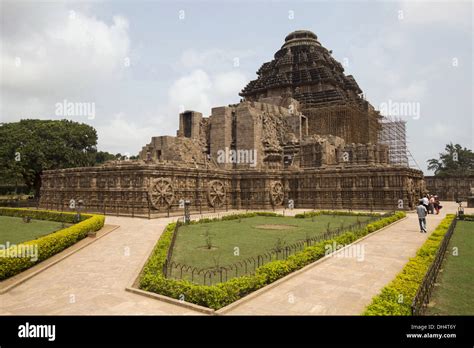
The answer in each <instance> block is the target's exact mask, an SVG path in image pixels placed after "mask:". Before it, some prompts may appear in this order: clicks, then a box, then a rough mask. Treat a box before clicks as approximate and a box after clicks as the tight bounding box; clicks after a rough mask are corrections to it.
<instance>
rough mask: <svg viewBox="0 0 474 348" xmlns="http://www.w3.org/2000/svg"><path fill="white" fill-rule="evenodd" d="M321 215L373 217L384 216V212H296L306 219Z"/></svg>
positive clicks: (296, 216) (297, 216) (299, 216)
mask: <svg viewBox="0 0 474 348" xmlns="http://www.w3.org/2000/svg"><path fill="white" fill-rule="evenodd" d="M319 215H342V216H373V217H382V216H384V215H383V214H380V213H363V212H352V211H338V210H319V211H309V212H307V213H299V214H295V218H297V219H304V218H308V217H313V216H319Z"/></svg>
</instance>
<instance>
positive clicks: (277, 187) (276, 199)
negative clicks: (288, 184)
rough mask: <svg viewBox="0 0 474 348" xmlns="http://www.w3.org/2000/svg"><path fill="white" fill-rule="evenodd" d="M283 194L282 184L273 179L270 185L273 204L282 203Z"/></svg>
mask: <svg viewBox="0 0 474 348" xmlns="http://www.w3.org/2000/svg"><path fill="white" fill-rule="evenodd" d="M284 197H285V194H284V192H283V185H282V184H281V182H279V181H275V182H273V183H272V184H271V187H270V199H271V201H272V204H273V205H282V204H283V200H284Z"/></svg>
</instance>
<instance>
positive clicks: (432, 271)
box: [411, 219, 457, 315]
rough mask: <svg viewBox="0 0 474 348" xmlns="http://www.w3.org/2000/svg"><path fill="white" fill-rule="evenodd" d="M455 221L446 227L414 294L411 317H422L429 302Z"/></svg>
mask: <svg viewBox="0 0 474 348" xmlns="http://www.w3.org/2000/svg"><path fill="white" fill-rule="evenodd" d="M456 223H457V219H454V220H453V221H452V222H451V225H449V227H448V231H447V232H446V234H445V235H444V237H443V240H442V241H441V244H440V246H439V249H438V251H437V252H436V255H435V258H434V260H433V262H432V264H431V266H430V268H429V269H428V271H427V272H426V274H425V276H424V278H423V281H422V282H421V284H420V287H419V288H418V291H417V292H416V295H415V298H414V299H413V302H412V304H411V313H412V315H423V313H424V311H425V309H426V306H427V305H428V303H429V302H430V296H431V291H432V290H433V285H434V283H435V282H436V277H437V276H438V272H439V269H440V267H441V264H442V263H443V258H444V254H445V253H446V249H447V248H448V244H449V241H450V239H451V236H452V235H453V231H454V229H455V228H456Z"/></svg>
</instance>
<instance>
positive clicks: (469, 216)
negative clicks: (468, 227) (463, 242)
mask: <svg viewBox="0 0 474 348" xmlns="http://www.w3.org/2000/svg"><path fill="white" fill-rule="evenodd" d="M459 220H464V221H474V215H473V214H463V215H459Z"/></svg>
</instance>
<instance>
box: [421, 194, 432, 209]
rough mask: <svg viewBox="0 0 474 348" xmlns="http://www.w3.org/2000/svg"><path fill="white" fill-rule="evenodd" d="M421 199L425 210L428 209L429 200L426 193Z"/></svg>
mask: <svg viewBox="0 0 474 348" xmlns="http://www.w3.org/2000/svg"><path fill="white" fill-rule="evenodd" d="M421 200H422V201H423V205H424V206H425V208H426V210H428V206H429V204H430V200H429V199H428V195H425V196H424V197H422V198H421Z"/></svg>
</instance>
